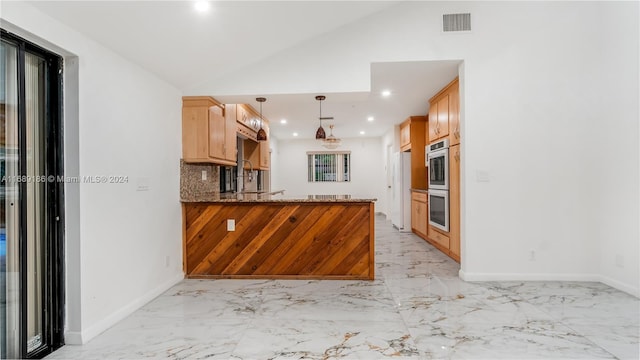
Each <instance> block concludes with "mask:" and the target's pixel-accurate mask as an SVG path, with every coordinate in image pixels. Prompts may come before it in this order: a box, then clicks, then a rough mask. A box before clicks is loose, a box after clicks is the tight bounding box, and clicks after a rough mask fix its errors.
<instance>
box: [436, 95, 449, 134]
mask: <svg viewBox="0 0 640 360" xmlns="http://www.w3.org/2000/svg"><path fill="white" fill-rule="evenodd" d="M436 130H437V133H438V139H440V138H442V137H445V136H447V135H449V94H446V95H444V96H443V97H442V98H441V99H440V100H438V125H437V129H436Z"/></svg>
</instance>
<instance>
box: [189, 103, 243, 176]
mask: <svg viewBox="0 0 640 360" xmlns="http://www.w3.org/2000/svg"><path fill="white" fill-rule="evenodd" d="M235 141H236V138H235V129H234V131H233V136H231V130H230V129H228V126H227V119H225V114H224V106H223V105H222V104H220V103H218V102H217V101H216V100H215V99H213V98H212V97H208V96H185V97H183V98H182V158H183V159H184V161H185V162H191V163H214V164H220V165H236V159H235V156H236V153H235V147H236V146H235Z"/></svg>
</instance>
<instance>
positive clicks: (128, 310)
mask: <svg viewBox="0 0 640 360" xmlns="http://www.w3.org/2000/svg"><path fill="white" fill-rule="evenodd" d="M182 280H184V274H183V273H179V274H176V275H175V276H174V277H172V278H171V279H169V280H167V281H165V282H164V283H162V284H160V285H159V286H157V287H156V288H155V289H153V290H151V291H149V292H147V293H146V294H144V295H143V296H141V297H139V298H137V299H135V300H133V301H132V302H130V303H129V304H127V305H125V306H123V307H122V308H120V309H118V310H116V311H114V312H113V313H111V315H109V316H107V317H105V318H104V319H102V320H100V321H98V322H97V323H95V324H93V325H91V326H89V327H88V328H87V329H85V330H83V331H82V332H77V331H68V332H66V333H65V335H64V336H65V344H68V345H82V344H86V343H87V342H89V340H91V339H93V338H94V337H96V336H98V335H100V334H101V333H102V332H104V331H105V330H107V329H109V328H110V327H112V326H113V325H115V324H116V323H118V322H119V321H121V320H122V319H124V318H126V317H127V316H129V315H131V314H132V313H133V312H134V311H136V310H138V309H139V308H141V307H142V306H144V305H145V304H146V303H148V302H149V301H151V300H153V299H155V298H156V297H158V296H159V295H160V294H162V293H163V292H165V291H167V290H169V289H170V288H171V287H172V286H174V285H175V284H177V283H179V282H180V281H182Z"/></svg>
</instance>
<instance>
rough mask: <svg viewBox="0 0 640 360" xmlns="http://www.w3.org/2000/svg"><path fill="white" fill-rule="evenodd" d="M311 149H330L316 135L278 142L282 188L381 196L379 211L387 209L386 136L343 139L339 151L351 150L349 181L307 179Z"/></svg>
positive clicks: (289, 192) (296, 191)
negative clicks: (383, 142) (312, 181)
mask: <svg viewBox="0 0 640 360" xmlns="http://www.w3.org/2000/svg"><path fill="white" fill-rule="evenodd" d="M307 151H327V149H325V148H323V147H322V146H321V145H320V143H319V142H318V141H316V140H312V139H300V140H287V141H280V142H279V143H278V154H277V156H278V165H277V168H274V170H275V171H276V172H278V173H279V181H278V189H284V190H285V191H286V192H285V194H287V195H331V194H340V195H342V194H347V195H352V196H353V197H354V198H356V197H357V198H366V199H371V198H375V199H377V201H376V204H375V211H376V212H382V213H385V212H386V209H387V199H386V175H385V170H384V167H385V162H384V151H383V146H382V138H349V139H342V144H341V145H340V147H339V148H338V149H336V151H351V176H352V179H351V181H349V182H339V183H338V182H336V183H329V182H315V183H310V182H308V181H307Z"/></svg>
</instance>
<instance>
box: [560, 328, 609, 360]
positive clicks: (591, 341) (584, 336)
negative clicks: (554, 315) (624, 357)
mask: <svg viewBox="0 0 640 360" xmlns="http://www.w3.org/2000/svg"><path fill="white" fill-rule="evenodd" d="M560 324H561V325H562V326H565V327H567V328H569V329H571V331H573V332H574V333H575V334H576V335H578V336H580V337H581V338H583V339H585V340H586V341H588V342H589V343H591V344H593V345H594V346H596V347H598V348H600V349H601V350H602V351H604V352H606V353H607V354H609V355H611V356H612V357H613V358H614V359H619V357H617V356H616V355H615V354H613V353H612V352H610V351H609V350H607V349H606V348H605V347H604V346H602V345H600V344H598V343H597V342H595V341H594V340H593V339H591V338H589V337H588V336H587V335H584V334H583V333H582V332H581V331H578V330H576V329H575V328H573V327H572V326H571V325H569V324H567V323H565V322H563V321H560Z"/></svg>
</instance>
